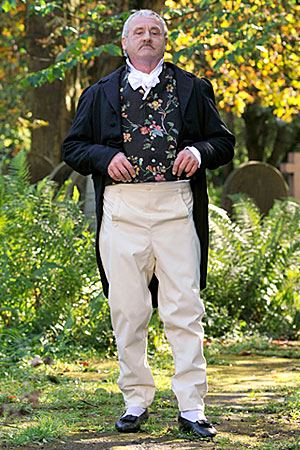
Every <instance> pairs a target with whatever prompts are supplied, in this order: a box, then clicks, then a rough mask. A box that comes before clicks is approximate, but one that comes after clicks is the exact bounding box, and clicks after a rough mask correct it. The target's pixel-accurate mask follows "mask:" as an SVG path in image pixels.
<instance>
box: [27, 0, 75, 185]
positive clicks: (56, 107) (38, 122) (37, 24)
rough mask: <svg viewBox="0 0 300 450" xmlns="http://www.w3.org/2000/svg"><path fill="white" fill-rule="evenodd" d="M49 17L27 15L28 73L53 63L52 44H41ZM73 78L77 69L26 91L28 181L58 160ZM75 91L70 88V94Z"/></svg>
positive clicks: (46, 34) (69, 112)
mask: <svg viewBox="0 0 300 450" xmlns="http://www.w3.org/2000/svg"><path fill="white" fill-rule="evenodd" d="M69 7H71V8H72V6H71V3H68V5H66V8H69ZM52 20H53V16H46V17H41V16H39V15H35V14H30V15H27V20H26V23H25V30H26V40H27V44H26V47H27V53H28V69H29V72H38V71H40V70H42V69H45V68H46V67H48V66H49V65H50V64H53V62H54V57H53V55H52V47H51V45H47V44H45V42H46V40H47V39H48V38H49V36H50V34H51V33H52V31H53V29H52V25H51V21H52ZM76 77H77V70H74V71H72V72H70V73H68V75H67V76H66V78H65V80H63V81H60V80H55V81H54V82H53V83H48V82H47V83H45V84H43V85H42V86H40V87H36V88H32V89H31V90H30V100H31V111H32V128H31V139H32V141H31V151H30V153H29V155H28V162H29V167H30V177H31V182H32V183H34V182H36V181H38V180H40V179H42V178H43V177H44V176H46V175H48V174H49V173H50V172H51V171H52V170H53V169H54V168H55V167H56V165H57V164H58V163H59V162H60V161H61V142H62V140H63V138H64V136H65V135H66V129H67V126H68V124H69V123H70V120H71V119H70V117H71V115H72V113H73V112H74V108H72V103H74V100H73V99H72V98H71V97H70V92H71V91H72V86H75V85H76ZM75 94H76V93H75V91H74V89H73V91H72V97H74V95H75ZM67 96H68V99H69V101H67Z"/></svg>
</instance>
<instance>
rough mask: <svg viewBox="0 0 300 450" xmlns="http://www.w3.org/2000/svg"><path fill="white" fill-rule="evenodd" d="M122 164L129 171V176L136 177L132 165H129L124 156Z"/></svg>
mask: <svg viewBox="0 0 300 450" xmlns="http://www.w3.org/2000/svg"><path fill="white" fill-rule="evenodd" d="M124 166H125V167H126V169H127V170H128V172H129V173H130V175H131V177H132V178H135V177H136V173H135V170H134V168H133V166H132V165H131V163H130V162H129V161H128V159H127V158H125V160H124Z"/></svg>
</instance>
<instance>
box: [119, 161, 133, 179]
mask: <svg viewBox="0 0 300 450" xmlns="http://www.w3.org/2000/svg"><path fill="white" fill-rule="evenodd" d="M117 169H118V170H119V172H120V176H121V177H122V180H124V181H131V180H132V178H131V175H130V173H129V172H128V170H127V167H126V166H125V164H124V162H123V161H122V163H119V164H118V166H117Z"/></svg>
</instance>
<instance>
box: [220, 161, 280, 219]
mask: <svg viewBox="0 0 300 450" xmlns="http://www.w3.org/2000/svg"><path fill="white" fill-rule="evenodd" d="M239 193H243V194H247V195H248V196H249V197H251V198H252V199H253V200H254V202H255V203H256V205H257V206H258V208H259V210H260V211H261V213H262V214H263V215H267V214H268V212H269V210H270V209H271V208H272V206H273V203H274V200H275V199H282V198H285V197H287V196H288V186H287V184H286V182H285V181H284V178H283V176H282V174H281V172H279V170H278V169H276V168H275V167H273V166H271V165H270V164H267V163H263V162H260V161H249V162H247V163H245V164H242V165H241V166H240V167H238V168H237V169H235V170H233V171H232V172H231V174H230V175H229V177H228V178H227V180H226V181H225V184H224V188H223V194H222V207H223V208H224V209H226V211H227V212H228V213H229V214H231V212H232V201H231V200H230V198H229V195H231V194H239Z"/></svg>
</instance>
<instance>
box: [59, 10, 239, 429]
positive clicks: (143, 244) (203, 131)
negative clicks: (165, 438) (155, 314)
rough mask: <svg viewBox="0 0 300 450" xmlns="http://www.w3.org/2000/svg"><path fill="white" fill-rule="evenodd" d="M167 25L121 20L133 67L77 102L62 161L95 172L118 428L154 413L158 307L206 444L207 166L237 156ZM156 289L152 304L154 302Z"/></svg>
mask: <svg viewBox="0 0 300 450" xmlns="http://www.w3.org/2000/svg"><path fill="white" fill-rule="evenodd" d="M166 45H167V27H166V24H165V22H164V20H163V19H162V18H161V17H160V16H159V15H158V14H156V13H155V12H153V11H150V10H141V11H138V12H136V13H134V14H132V15H131V16H130V17H129V18H128V19H127V21H126V22H125V24H124V29H123V36H122V47H123V51H124V52H125V54H126V56H127V60H126V63H127V64H126V66H123V67H121V68H120V69H118V70H117V71H115V72H114V73H112V74H110V75H108V76H107V77H105V78H103V79H102V80H100V81H99V82H98V83H97V84H95V85H93V86H90V87H88V88H87V89H86V90H85V91H84V92H83V93H82V96H81V98H80V101H79V105H78V109H77V113H76V116H75V119H74V122H73V124H72V128H71V130H70V133H69V134H68V136H67V138H66V139H65V141H64V144H63V155H64V160H65V161H66V162H67V163H68V164H69V165H70V166H71V167H73V168H74V169H75V170H77V171H78V172H80V173H82V174H85V175H88V174H92V175H93V180H94V185H95V191H96V208H97V220H98V230H97V246H96V251H97V259H98V264H99V269H100V273H101V279H102V284H103V290H104V293H105V295H106V296H107V297H108V301H109V305H110V309H111V318H112V324H113V328H114V332H115V336H116V343H117V348H118V354H119V366H120V376H119V379H118V385H119V387H120V389H121V391H122V393H123V397H124V400H125V405H126V411H125V413H124V414H123V415H122V416H121V418H120V419H119V420H118V421H117V423H116V428H117V430H118V431H121V432H122V431H125V432H135V431H138V430H139V429H140V425H141V423H143V422H145V421H146V420H147V418H148V407H149V406H150V405H151V403H152V400H153V398H154V393H155V385H154V380H153V376H152V373H151V370H150V367H149V365H148V362H147V328H148V323H149V320H150V318H151V314H152V304H153V303H152V301H154V302H155V301H156V295H157V294H158V297H157V302H158V308H159V314H160V317H161V319H162V321H163V322H164V327H165V332H166V336H167V338H168V339H169V341H170V344H171V347H172V352H173V356H174V362H175V375H174V377H173V378H172V389H173V391H174V393H175V395H176V397H177V400H178V406H179V411H180V412H179V417H178V420H179V424H180V426H181V427H182V429H183V430H185V431H190V432H192V433H193V434H195V435H197V436H199V437H209V438H210V437H213V436H214V435H215V434H216V430H215V428H214V427H213V426H212V425H211V423H210V422H209V421H208V420H207V419H206V417H205V414H204V400H203V399H204V396H205V394H206V390H207V385H206V364H205V359H204V356H203V328H202V324H201V318H202V316H203V314H204V307H203V302H202V300H201V298H200V289H201V288H204V287H205V283H206V267H207V247H208V211H207V209H208V206H207V204H208V198H207V189H206V179H205V169H206V168H208V169H215V168H217V167H219V166H220V165H222V164H226V163H228V162H230V160H231V159H232V157H233V146H234V137H233V135H232V134H231V133H230V132H229V131H228V129H227V128H226V126H225V124H224V123H223V122H222V120H221V119H220V116H219V114H218V112H217V109H216V107H215V103H214V94H213V89H212V87H211V84H210V82H209V81H208V80H206V79H204V78H203V79H199V78H197V77H195V76H194V75H192V74H190V73H187V72H185V71H183V70H181V69H180V68H178V67H177V66H175V65H173V64H171V63H165V62H164V60H163V55H164V51H165V48H166ZM151 294H152V300H151Z"/></svg>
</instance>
